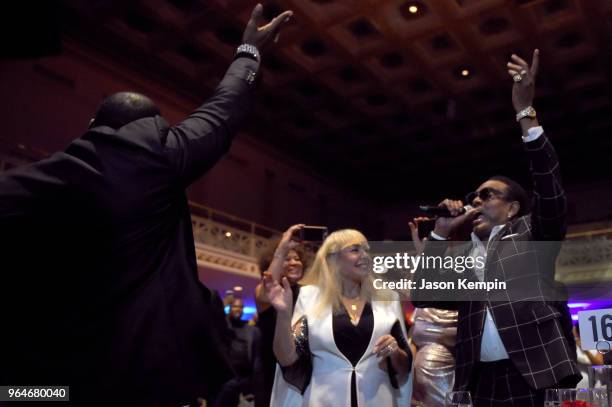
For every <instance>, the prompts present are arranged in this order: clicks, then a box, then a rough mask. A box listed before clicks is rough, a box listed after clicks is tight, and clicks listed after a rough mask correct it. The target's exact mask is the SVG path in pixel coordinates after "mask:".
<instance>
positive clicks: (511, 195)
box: [489, 175, 530, 217]
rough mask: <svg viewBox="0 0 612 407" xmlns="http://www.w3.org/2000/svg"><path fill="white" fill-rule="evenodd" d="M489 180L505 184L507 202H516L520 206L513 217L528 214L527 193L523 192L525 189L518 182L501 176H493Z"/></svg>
mask: <svg viewBox="0 0 612 407" xmlns="http://www.w3.org/2000/svg"><path fill="white" fill-rule="evenodd" d="M489 180H490V181H500V182H503V183H504V184H506V187H507V188H506V189H507V191H506V192H507V195H506V197H507V199H508V200H509V201H517V202H518V203H519V205H520V208H519V210H518V212H517V213H516V215H515V217H521V216H524V215H527V214H528V213H529V212H530V207H529V195H528V194H527V191H525V188H523V187H522V186H521V185H520V184H519V183H518V182H516V181H514V180H513V179H510V178H508V177H504V176H503V175H495V176H493V177H490V178H489Z"/></svg>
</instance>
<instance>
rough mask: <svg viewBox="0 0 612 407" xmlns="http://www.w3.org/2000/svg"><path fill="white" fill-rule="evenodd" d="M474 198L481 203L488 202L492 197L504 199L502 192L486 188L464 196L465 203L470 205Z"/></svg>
mask: <svg viewBox="0 0 612 407" xmlns="http://www.w3.org/2000/svg"><path fill="white" fill-rule="evenodd" d="M476 197H478V198H480V200H481V201H483V202H485V201H488V200H489V199H491V198H494V197H497V198H502V199H503V198H505V196H504V193H503V192H502V191H500V190H498V189H495V188H488V187H487V188H483V189H481V190H480V191H474V192H470V193H469V194H467V195H466V196H465V202H466V203H468V204H471V203H472V202H474V199H476Z"/></svg>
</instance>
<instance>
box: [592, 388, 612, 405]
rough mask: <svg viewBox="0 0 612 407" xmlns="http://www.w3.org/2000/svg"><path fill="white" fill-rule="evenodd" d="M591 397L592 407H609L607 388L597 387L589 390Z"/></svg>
mask: <svg viewBox="0 0 612 407" xmlns="http://www.w3.org/2000/svg"><path fill="white" fill-rule="evenodd" d="M589 392H590V396H591V400H590V401H591V405H592V406H593V407H609V404H608V389H606V388H605V387H595V388H592V389H589Z"/></svg>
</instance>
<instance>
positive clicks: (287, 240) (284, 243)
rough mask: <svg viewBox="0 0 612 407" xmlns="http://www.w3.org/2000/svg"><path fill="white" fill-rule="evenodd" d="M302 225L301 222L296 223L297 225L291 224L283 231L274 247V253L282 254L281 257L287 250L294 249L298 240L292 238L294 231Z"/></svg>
mask: <svg viewBox="0 0 612 407" xmlns="http://www.w3.org/2000/svg"><path fill="white" fill-rule="evenodd" d="M304 226H306V225H304V224H303V223H298V224H297V225H293V226H291V227H290V228H289V229H287V230H286V231H285V233H283V237H281V240H280V242H279V243H278V247H277V248H276V252H275V253H274V255H275V256H276V255H279V256H282V257H283V258H284V257H285V256H286V255H287V252H288V251H289V250H291V249H295V248H296V247H297V246H298V245H299V244H300V242H298V241H297V239H294V236H295V233H296V232H297V231H298V230H300V229H302V228H303V227H304Z"/></svg>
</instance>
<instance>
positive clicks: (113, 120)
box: [92, 92, 160, 129]
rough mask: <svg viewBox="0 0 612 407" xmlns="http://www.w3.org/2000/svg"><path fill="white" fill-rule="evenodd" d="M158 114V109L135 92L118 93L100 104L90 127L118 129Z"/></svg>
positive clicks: (149, 100) (145, 97)
mask: <svg viewBox="0 0 612 407" xmlns="http://www.w3.org/2000/svg"><path fill="white" fill-rule="evenodd" d="M159 114H160V111H159V109H158V108H157V106H156V105H155V103H153V101H152V100H151V99H149V98H148V97H147V96H145V95H142V94H140V93H136V92H118V93H114V94H112V95H110V96H109V97H107V98H106V99H104V100H103V101H102V103H100V106H98V110H97V111H96V117H95V118H94V121H93V124H92V125H93V126H108V127H112V128H113V129H119V128H121V127H123V126H125V125H126V124H128V123H130V122H133V121H134V120H138V119H142V118H145V117H155V116H157V115H159Z"/></svg>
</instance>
